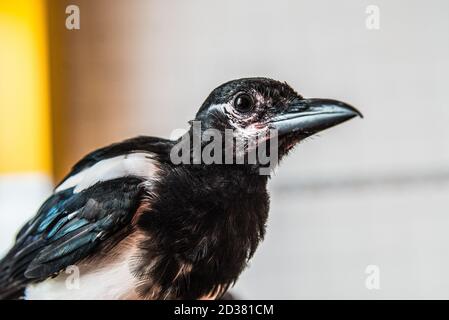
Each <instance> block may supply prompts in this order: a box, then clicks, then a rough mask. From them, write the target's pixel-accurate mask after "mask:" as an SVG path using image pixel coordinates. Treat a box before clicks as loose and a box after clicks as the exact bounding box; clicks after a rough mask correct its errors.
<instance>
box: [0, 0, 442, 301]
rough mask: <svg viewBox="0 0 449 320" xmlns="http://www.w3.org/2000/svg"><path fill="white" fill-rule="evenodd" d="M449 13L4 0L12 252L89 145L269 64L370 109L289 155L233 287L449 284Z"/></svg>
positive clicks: (6, 187)
mask: <svg viewBox="0 0 449 320" xmlns="http://www.w3.org/2000/svg"><path fill="white" fill-rule="evenodd" d="M69 5H76V6H77V7H78V8H79V14H80V25H79V27H80V28H79V29H76V28H75V29H72V30H70V29H68V28H67V27H66V22H67V21H66V20H67V18H68V17H69V15H70V13H73V12H71V11H69V13H66V9H67V6H69ZM373 5H374V6H375V8H377V9H378V18H379V19H378V27H379V28H378V29H377V28H374V29H372V28H371V27H370V23H368V24H367V20H369V19H370V15H371V14H372V13H373V11H372V10H371V9H368V11H367V8H373V7H372V6H373ZM377 9H375V10H374V11H376V10H377ZM72 22H73V21H72ZM447 30H449V2H447V1H444V0H430V1H405V0H396V1H386V0H370V1H365V0H342V1H332V0H313V1H312V0H302V1H287V0H281V1H274V0H271V1H268V0H263V1H261V0H247V1H238V0H231V1H210V0H191V1H183V0H171V1H155V0H154V1H151V0H130V1H125V0H96V1H87V0H85V1H80V0H70V1H65V0H49V1H44V0H17V1H7V0H0V220H1V223H0V253H4V252H5V251H6V250H7V248H8V247H9V246H10V245H11V243H12V239H13V237H14V234H15V232H16V231H17V229H18V227H19V226H20V225H22V224H23V223H24V221H25V220H26V219H28V218H29V217H31V216H32V215H34V214H35V211H36V209H37V208H38V206H39V205H40V203H41V202H42V201H43V200H44V199H45V197H46V196H47V195H48V194H49V192H50V191H51V188H52V186H53V185H54V183H56V182H57V181H58V180H60V179H61V178H62V177H63V176H64V174H66V173H67V171H68V170H69V168H70V167H71V165H73V164H74V162H75V161H77V160H78V159H79V158H80V157H82V156H83V155H84V154H86V153H87V152H89V151H91V150H93V149H96V148H98V147H101V146H104V145H107V144H110V143H112V142H115V141H119V140H123V139H125V138H128V137H131V136H135V135H139V134H145V135H156V136H164V137H168V136H170V134H171V132H172V131H173V129H176V128H187V121H188V120H190V119H192V117H193V115H194V114H195V112H196V110H197V108H198V107H199V106H200V104H201V103H202V101H203V100H204V99H205V97H206V96H207V95H208V93H209V92H210V91H211V90H212V89H213V88H214V87H216V86H218V85H219V84H221V83H223V82H225V81H228V80H230V79H234V78H240V77H248V76H266V77H271V78H274V79H278V80H282V81H287V82H288V83H289V84H290V85H291V86H292V87H293V88H295V89H296V90H297V91H298V92H299V93H301V94H303V95H304V96H306V97H322V98H324V97H328V98H335V99H340V100H343V101H347V102H349V103H351V104H352V105H354V106H356V107H357V108H358V109H360V110H361V111H362V112H363V113H364V115H365V119H363V120H359V119H356V120H353V121H350V122H349V123H346V124H344V125H341V126H338V127H336V128H332V129H330V130H328V131H326V132H323V133H321V134H320V135H319V137H315V138H313V139H309V140H307V141H306V142H304V143H302V144H301V145H300V146H299V147H298V148H297V149H296V150H295V151H294V152H293V153H292V154H291V155H290V156H289V157H288V158H287V159H286V160H285V161H283V163H282V165H281V167H280V169H279V170H278V171H277V173H276V175H275V177H274V178H273V179H272V181H271V182H270V190H271V202H272V205H271V212H270V219H269V223H268V230H267V237H266V239H265V241H264V243H263V244H262V245H261V247H260V248H259V250H258V252H257V253H256V256H255V258H254V259H253V260H252V262H251V264H250V265H249V268H248V269H247V270H246V271H245V272H244V274H243V275H242V276H241V278H240V280H239V281H238V283H237V284H236V286H235V287H234V289H233V290H232V292H233V293H234V294H235V295H236V296H237V297H239V298H247V299H253V298H254V299H258V298H266V299H268V298H274V299H311V298H324V299H335V298H336V299H340V298H341V299H349V298H359V299H380V298H387V299H390V298H405V299H409V298H437V299H439V298H445V299H447V298H449V274H448V272H447V270H449V143H448V137H449V126H448V124H449V106H448V101H449V97H448V92H449V90H448V89H449V88H448V84H449V59H448V57H449V33H448V32H447ZM368 266H375V268H376V270H378V271H379V274H378V275H379V278H378V279H379V287H378V288H377V289H376V288H371V289H370V286H367V285H366V281H367V278H369V276H370V275H369V274H367V273H366V270H367V267H368ZM368 268H369V267H368Z"/></svg>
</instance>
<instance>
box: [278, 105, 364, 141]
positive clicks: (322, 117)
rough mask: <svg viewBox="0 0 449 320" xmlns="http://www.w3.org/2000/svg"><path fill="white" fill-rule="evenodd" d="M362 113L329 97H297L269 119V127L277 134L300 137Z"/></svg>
mask: <svg viewBox="0 0 449 320" xmlns="http://www.w3.org/2000/svg"><path fill="white" fill-rule="evenodd" d="M356 116H360V117H361V118H363V115H362V114H361V113H360V111H358V110H357V109H355V108H354V107H352V106H350V105H349V104H346V103H344V102H341V101H337V100H331V99H297V100H294V101H292V102H291V103H290V106H289V107H288V108H287V109H286V110H285V111H283V112H282V114H280V115H278V116H275V117H274V118H272V119H271V121H270V123H271V127H272V128H275V129H277V130H278V135H279V136H282V135H284V134H288V133H297V134H298V135H300V136H302V137H307V136H310V135H312V134H314V133H317V132H319V131H322V130H324V129H327V128H330V127H333V126H335V125H337V124H339V123H342V122H344V121H347V120H349V119H352V118H354V117H356Z"/></svg>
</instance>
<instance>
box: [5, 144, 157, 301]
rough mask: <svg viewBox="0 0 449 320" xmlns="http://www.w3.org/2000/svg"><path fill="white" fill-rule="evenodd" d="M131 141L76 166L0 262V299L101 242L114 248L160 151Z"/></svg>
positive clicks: (90, 156) (124, 229) (135, 206)
mask: <svg viewBox="0 0 449 320" xmlns="http://www.w3.org/2000/svg"><path fill="white" fill-rule="evenodd" d="M136 139H142V138H136ZM129 141H131V143H128V144H126V143H127V142H129ZM134 142H135V141H132V140H128V141H125V142H124V144H125V145H123V144H122V145H120V144H116V145H112V146H111V147H110V148H109V149H107V148H104V149H100V150H98V151H95V152H93V153H91V154H89V155H88V156H86V157H85V158H84V159H83V160H81V161H80V162H79V163H78V164H77V165H75V167H74V169H73V170H72V172H71V173H70V174H69V175H68V176H67V177H66V178H65V179H64V180H63V182H62V183H61V184H59V185H58V187H57V188H56V189H55V191H54V193H53V194H52V195H51V196H50V197H49V198H48V199H47V200H46V202H45V203H44V204H43V205H42V206H41V208H40V209H39V211H38V213H37V214H36V216H35V217H34V218H32V219H31V220H30V221H28V222H27V223H26V224H25V226H24V227H23V228H22V229H21V230H20V231H19V233H18V235H17V237H16V243H15V245H14V246H13V247H12V249H11V250H10V251H9V253H8V254H7V255H6V256H5V258H3V260H2V261H0V298H1V297H7V296H10V295H12V294H13V293H15V291H18V290H19V291H20V290H23V287H24V286H26V285H27V284H28V283H30V282H36V281H41V280H44V279H46V278H47V277H49V276H51V275H53V274H55V273H58V272H59V271H61V270H63V269H64V268H65V267H67V266H69V265H72V264H75V263H76V262H77V261H79V260H80V259H83V258H85V257H88V256H89V254H91V253H93V252H94V249H95V248H97V246H98V245H100V244H105V243H106V242H108V243H110V245H114V244H115V243H117V241H119V240H120V239H121V238H120V234H126V230H127V229H129V228H130V227H131V219H132V218H133V216H134V214H135V212H136V210H137V208H138V206H139V204H140V199H141V197H140V192H142V188H147V187H148V181H151V179H154V178H155V174H156V171H157V160H155V157H157V156H158V152H156V153H151V152H149V151H148V149H149V148H148V146H146V150H147V151H142V150H145V149H144V148H143V147H136V146H135V145H133V143H134ZM159 142H161V141H158V140H155V141H154V143H159ZM162 142H163V141H162ZM140 145H141V144H140ZM144 181H145V183H143V182H144ZM106 240H108V241H106Z"/></svg>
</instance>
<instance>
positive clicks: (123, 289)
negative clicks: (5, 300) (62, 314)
mask: <svg viewBox="0 0 449 320" xmlns="http://www.w3.org/2000/svg"><path fill="white" fill-rule="evenodd" d="M131 263H132V256H131V254H128V255H127V256H126V257H122V259H119V260H117V261H116V262H114V263H111V264H109V265H107V266H105V267H100V268H98V269H94V270H92V268H89V269H91V270H86V269H85V268H84V267H83V266H80V268H79V269H78V270H77V272H75V273H73V272H72V271H73V269H75V270H76V268H77V266H70V267H68V268H67V272H64V271H63V272H61V273H60V274H59V275H58V276H57V277H55V278H49V279H47V280H44V281H42V282H39V283H36V284H31V285H29V286H27V288H26V290H25V299H27V300H115V299H136V298H137V294H136V292H135V287H136V285H137V283H136V282H137V280H136V279H135V278H134V277H133V275H132V272H131ZM69 270H72V271H70V272H69Z"/></svg>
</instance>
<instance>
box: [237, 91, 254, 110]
mask: <svg viewBox="0 0 449 320" xmlns="http://www.w3.org/2000/svg"><path fill="white" fill-rule="evenodd" d="M253 106H254V104H253V99H252V98H251V96H250V95H249V94H247V93H239V94H238V95H237V96H236V97H235V99H234V108H235V109H236V110H237V111H239V112H242V113H245V112H249V111H251V110H252V109H253Z"/></svg>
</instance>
